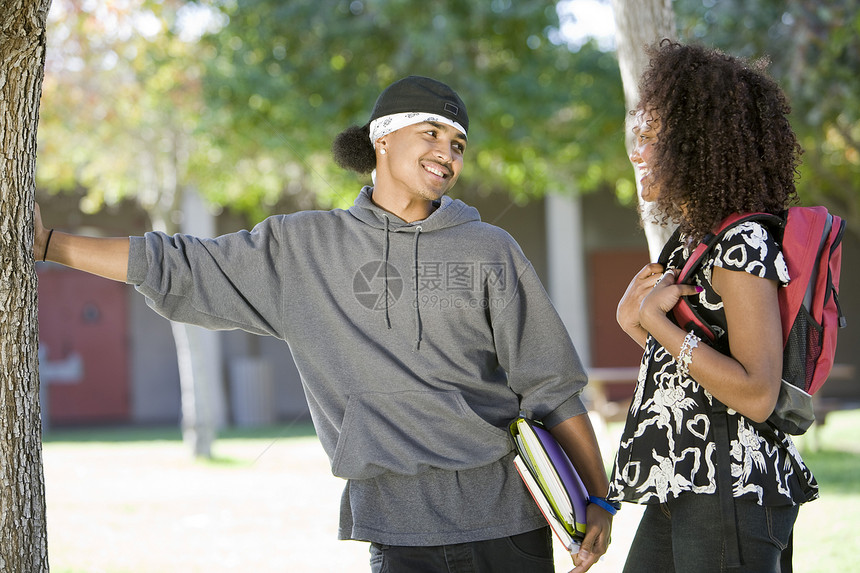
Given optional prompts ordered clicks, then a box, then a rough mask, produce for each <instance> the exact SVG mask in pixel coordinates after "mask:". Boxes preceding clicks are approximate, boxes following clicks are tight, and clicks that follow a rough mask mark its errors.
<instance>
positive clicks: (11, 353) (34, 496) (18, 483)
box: [0, 0, 51, 573]
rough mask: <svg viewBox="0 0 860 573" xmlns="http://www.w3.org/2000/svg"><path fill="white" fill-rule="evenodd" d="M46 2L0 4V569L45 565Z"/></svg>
mask: <svg viewBox="0 0 860 573" xmlns="http://www.w3.org/2000/svg"><path fill="white" fill-rule="evenodd" d="M50 4H51V2H50V0H3V1H2V2H0V571H27V572H28V573H29V572H39V571H48V540H47V531H46V527H45V479H44V473H43V470H42V450H41V445H42V444H41V442H42V431H41V422H40V420H39V373H38V367H39V364H38V350H39V348H38V347H39V325H38V315H37V306H36V288H37V279H36V273H35V265H34V262H33V254H32V253H33V246H32V245H33V202H34V193H35V186H36V184H35V170H36V129H37V127H38V122H39V99H40V97H41V93H42V78H43V75H44V65H45V23H46V18H47V14H48V8H49V7H50Z"/></svg>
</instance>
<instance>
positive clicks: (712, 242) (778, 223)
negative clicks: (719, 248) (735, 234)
mask: <svg viewBox="0 0 860 573" xmlns="http://www.w3.org/2000/svg"><path fill="white" fill-rule="evenodd" d="M747 221H762V222H763V223H766V224H768V226H769V227H776V228H778V229H780V230H781V229H782V228H783V227H784V226H785V219H784V218H783V217H780V216H778V215H772V214H770V213H734V214H732V215H729V216H728V217H726V218H725V219H723V220H722V221H720V224H719V225H717V227H716V228H715V229H714V230H713V231H711V232H710V233H708V234H707V235H705V237H704V238H703V239H702V242H701V243H699V244H698V245H697V246H696V248H695V249H693V252H692V253H690V257H689V258H688V259H687V262H686V264H685V265H684V268H683V269H681V274H680V276H679V277H678V279H677V281H676V282H677V283H679V284H680V283H684V282H687V281H688V280H689V279H690V277H691V276H693V273H694V272H696V269H698V268H699V266H700V265H701V264H702V261H703V260H704V258H705V255H706V254H708V253H709V252H710V251H711V250H712V249H713V248H714V247H715V246H716V244H717V243H718V242H719V241H720V240H721V239H722V238H723V236H724V235H725V234H726V233H727V232H728V231H729V230H731V229H733V228H734V227H737V226H738V225H740V224H741V223H746V222H747Z"/></svg>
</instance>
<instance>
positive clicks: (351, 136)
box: [331, 124, 376, 173]
mask: <svg viewBox="0 0 860 573" xmlns="http://www.w3.org/2000/svg"><path fill="white" fill-rule="evenodd" d="M331 152H332V155H333V156H334V160H335V163H337V164H338V165H340V166H341V167H343V168H344V169H349V170H351V171H357V172H358V173H370V172H371V171H373V170H374V169H376V152H375V151H374V150H373V144H371V143H370V125H369V124H368V125H364V126H362V127H359V126H357V125H353V126H351V127H348V128H346V129H344V130H343V131H342V132H340V133H339V134H338V135H337V137H335V138H334V142H332V145H331Z"/></svg>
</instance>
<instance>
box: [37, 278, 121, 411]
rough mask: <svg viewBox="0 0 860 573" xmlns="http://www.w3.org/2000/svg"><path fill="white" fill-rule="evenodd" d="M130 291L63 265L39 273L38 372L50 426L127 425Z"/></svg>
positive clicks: (115, 283)
mask: <svg viewBox="0 0 860 573" xmlns="http://www.w3.org/2000/svg"><path fill="white" fill-rule="evenodd" d="M130 288H132V287H130V286H128V285H125V284H123V283H118V282H115V281H110V280H107V279H103V278H99V277H95V276H92V275H88V274H86V273H82V272H78V271H73V270H70V269H64V268H62V267H57V266H51V267H48V268H45V269H42V270H40V272H39V344H40V350H39V355H40V364H39V372H40V378H41V382H42V384H43V385H46V387H47V396H46V398H47V400H45V401H46V402H47V404H44V403H43V410H44V409H47V411H48V420H49V421H50V423H51V424H61V425H62V424H66V425H70V424H76V425H81V424H91V423H93V424H96V423H124V422H128V421H129V376H128V348H127V344H126V340H127V337H126V328H127V309H126V296H127V291H128V289H130ZM42 395H43V396H45V391H44V390H43V392H42ZM46 407H47V408H46ZM43 415H44V412H43Z"/></svg>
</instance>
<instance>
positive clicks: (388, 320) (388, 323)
mask: <svg viewBox="0 0 860 573" xmlns="http://www.w3.org/2000/svg"><path fill="white" fill-rule="evenodd" d="M389 242H390V239H389V231H388V217H385V245H384V246H383V248H382V267H383V269H384V272H385V285H384V286H385V288H384V289H383V291H382V296H384V297H385V326H387V327H388V329H389V330H391V318H390V317H389V316H388V303H389V296H388V245H389Z"/></svg>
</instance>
